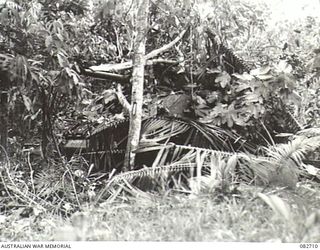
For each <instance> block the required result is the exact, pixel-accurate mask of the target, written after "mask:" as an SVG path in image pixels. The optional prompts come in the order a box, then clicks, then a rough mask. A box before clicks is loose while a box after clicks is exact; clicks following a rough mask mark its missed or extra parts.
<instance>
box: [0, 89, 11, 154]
mask: <svg viewBox="0 0 320 250" xmlns="http://www.w3.org/2000/svg"><path fill="white" fill-rule="evenodd" d="M8 116H9V114H8V93H7V92H6V91H1V90H0V145H1V146H2V148H1V149H0V160H1V158H4V156H5V154H4V153H5V152H2V151H3V150H5V151H7V149H8Z"/></svg>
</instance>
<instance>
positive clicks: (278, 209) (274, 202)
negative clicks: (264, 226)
mask: <svg viewBox="0 0 320 250" xmlns="http://www.w3.org/2000/svg"><path fill="white" fill-rule="evenodd" d="M258 196H259V197H260V198H261V199H262V200H263V201H264V202H265V203H267V205H268V206H269V207H270V208H271V209H272V210H273V211H274V212H275V213H276V214H277V215H279V216H280V217H284V218H285V219H286V220H287V221H289V220H290V219H291V217H292V216H291V210H290V207H289V205H288V204H287V203H286V202H285V201H284V200H283V199H281V198H280V197H278V196H276V195H265V194H263V193H258Z"/></svg>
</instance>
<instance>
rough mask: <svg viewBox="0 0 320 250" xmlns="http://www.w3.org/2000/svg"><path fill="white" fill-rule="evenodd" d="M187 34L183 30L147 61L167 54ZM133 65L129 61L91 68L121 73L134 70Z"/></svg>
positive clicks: (150, 54) (152, 53) (92, 68)
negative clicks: (125, 70)
mask: <svg viewBox="0 0 320 250" xmlns="http://www.w3.org/2000/svg"><path fill="white" fill-rule="evenodd" d="M186 32H187V29H186V30H183V31H182V32H181V33H180V34H179V35H178V36H177V37H176V38H175V39H174V40H172V41H171V42H170V43H168V44H166V45H164V46H163V47H161V48H159V49H155V50H153V51H151V52H150V53H149V54H147V55H145V61H147V60H149V59H151V58H154V57H156V56H157V55H159V54H161V53H163V52H165V51H166V50H168V49H170V48H171V47H173V46H174V45H175V44H176V43H177V42H179V41H180V40H181V39H182V38H183V36H184V34H185V33H186ZM132 66H133V63H132V60H130V61H128V62H124V63H118V64H101V65H99V66H91V67H90V70H92V71H103V72H104V71H107V72H110V71H119V70H124V69H130V68H132Z"/></svg>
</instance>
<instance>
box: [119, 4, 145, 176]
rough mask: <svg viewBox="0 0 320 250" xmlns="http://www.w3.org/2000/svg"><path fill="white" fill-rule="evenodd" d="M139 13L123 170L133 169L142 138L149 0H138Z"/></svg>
mask: <svg viewBox="0 0 320 250" xmlns="http://www.w3.org/2000/svg"><path fill="white" fill-rule="evenodd" d="M136 1H137V7H138V13H137V18H136V20H137V21H136V37H135V40H134V56H133V71H132V94H131V107H132V108H131V112H130V125H129V134H128V144H127V150H126V155H125V160H124V166H123V169H122V170H123V171H127V170H131V169H133V167H134V161H135V153H134V151H135V150H136V149H137V147H138V145H139V140H140V130H141V120H142V103H143V84H144V65H145V51H146V50H145V45H146V35H147V24H148V10H149V0H136Z"/></svg>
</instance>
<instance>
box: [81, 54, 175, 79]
mask: <svg viewBox="0 0 320 250" xmlns="http://www.w3.org/2000/svg"><path fill="white" fill-rule="evenodd" d="M120 64H121V65H123V63H120ZM120 64H119V65H120ZM156 64H170V65H176V64H179V62H178V61H175V60H168V59H162V58H157V59H151V60H148V61H147V62H146V65H149V66H150V65H156ZM110 65H112V66H115V65H118V64H110ZM81 74H82V75H85V76H91V77H94V78H100V79H106V80H111V81H116V82H119V83H129V82H130V76H128V75H121V74H115V73H109V72H105V71H93V70H91V69H83V70H82V71H81Z"/></svg>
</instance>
